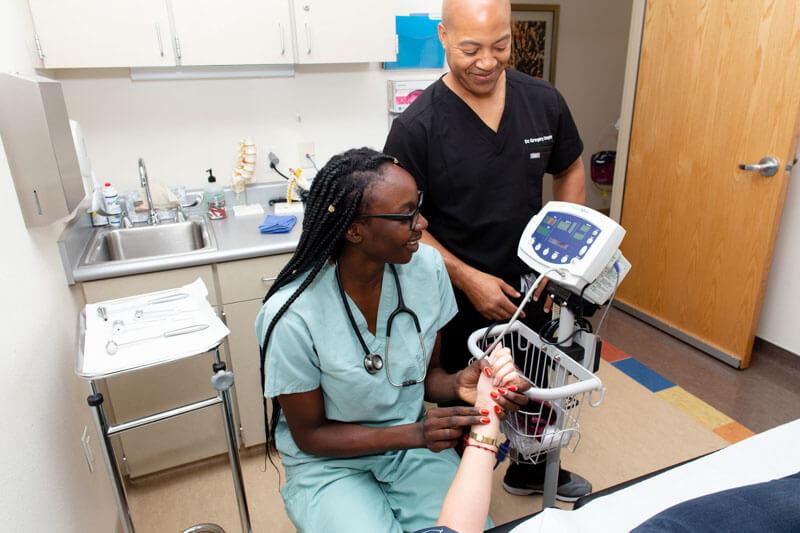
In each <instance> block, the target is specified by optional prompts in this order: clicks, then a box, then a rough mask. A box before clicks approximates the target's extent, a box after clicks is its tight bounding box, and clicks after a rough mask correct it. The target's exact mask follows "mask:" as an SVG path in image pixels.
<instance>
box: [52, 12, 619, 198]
mask: <svg viewBox="0 0 800 533" xmlns="http://www.w3.org/2000/svg"><path fill="white" fill-rule="evenodd" d="M395 3H396V4H397V6H398V9H397V12H398V13H401V12H409V11H429V10H437V9H438V7H437V6H439V5H440V2H439V1H437V0H418V1H415V2H409V1H407V0H395ZM560 4H561V22H560V29H559V44H558V58H557V68H556V74H557V80H556V85H557V86H558V88H559V89H560V90H562V92H563V93H564V95H565V96H566V98H567V101H568V103H569V105H570V107H571V109H572V111H573V114H574V115H575V120H576V122H577V124H578V127H579V129H580V130H581V134H582V136H583V138H584V142H585V145H586V155H585V156H584V157H585V163H586V165H587V172H588V154H590V153H592V152H595V151H597V150H598V149H600V148H609V147H613V146H615V145H616V141H615V138H614V137H613V130H612V129H611V128H610V127H609V125H610V124H612V123H613V122H614V121H615V120H616V118H617V116H618V115H619V107H620V102H621V100H622V78H623V72H624V67H625V51H626V46H627V35H628V24H629V20H630V6H631V0H608V1H606V2H594V1H592V0H565V1H562V2H560ZM442 72H443V71H437V70H425V71H413V72H407V71H400V72H398V71H384V70H383V69H381V68H380V66H379V65H377V64H370V65H334V66H305V67H297V70H296V75H295V77H294V78H271V79H248V80H241V79H239V80H202V81H183V80H182V81H155V82H153V81H147V82H132V81H131V80H130V79H129V77H128V72H127V70H113V71H100V70H95V71H81V72H68V71H61V72H58V73H57V77H58V78H59V79H61V80H62V81H63V84H64V94H65V97H66V99H67V107H68V110H69V113H70V116H71V118H74V119H76V120H78V121H79V122H80V123H81V126H82V128H83V131H84V135H85V137H86V142H87V145H88V148H89V151H90V156H91V159H92V164H93V166H94V168H95V170H96V171H97V174H98V176H99V177H101V178H102V179H110V180H112V181H113V182H115V184H116V185H117V188H118V189H122V190H126V189H132V188H135V187H137V178H136V161H137V159H138V157H140V156H141V157H144V159H145V161H146V162H147V169H148V173H149V174H150V175H151V176H152V177H153V178H155V179H158V180H161V181H163V182H166V183H167V184H170V185H177V184H183V185H187V186H194V187H201V186H202V185H203V184H204V183H205V182H204V178H205V169H206V168H209V167H211V168H213V169H214V173H215V174H216V175H217V177H218V178H220V179H221V180H223V182H225V183H227V181H228V180H229V178H230V173H231V170H232V168H233V162H234V161H233V159H234V156H235V152H236V143H237V142H238V141H239V140H240V139H241V138H243V137H245V136H247V135H249V136H252V137H253V138H254V140H255V142H256V144H257V146H258V149H259V161H258V171H257V179H259V180H275V179H280V178H277V176H276V175H275V174H274V173H271V171H270V170H269V169H268V167H267V165H266V153H267V152H268V151H269V150H270V149H272V150H274V151H275V152H276V153H277V154H278V156H279V157H280V158H281V163H282V165H285V166H297V165H298V164H301V163H302V161H300V159H299V156H298V151H299V150H298V143H301V142H306V141H313V142H314V143H315V145H316V151H317V154H318V157H317V160H318V163H320V164H322V163H323V162H324V161H325V160H326V159H327V158H328V157H330V156H331V155H333V154H335V153H337V152H340V151H342V150H344V149H347V148H350V147H353V146H362V145H367V146H372V147H375V148H381V147H382V146H383V142H384V140H385V137H386V133H387V131H388V122H387V112H386V107H387V90H386V82H387V80H389V79H419V78H423V79H436V78H437V77H438V76H439V75H441V73H442ZM604 134H605V135H604ZM601 137H602V138H603V139H604V140H605V143H602V145H601V144H599V143H598V140H599V139H600V138H601ZM304 166H306V165H304ZM587 194H588V201H589V205H592V206H594V207H607V206H608V201H607V200H606V199H603V198H601V197H599V195H598V194H597V193H596V191H594V189H592V187H591V185H589V184H587Z"/></svg>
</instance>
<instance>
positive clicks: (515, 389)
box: [508, 385, 517, 392]
mask: <svg viewBox="0 0 800 533" xmlns="http://www.w3.org/2000/svg"><path fill="white" fill-rule="evenodd" d="M508 390H510V391H511V392H517V386H516V385H509V386H508Z"/></svg>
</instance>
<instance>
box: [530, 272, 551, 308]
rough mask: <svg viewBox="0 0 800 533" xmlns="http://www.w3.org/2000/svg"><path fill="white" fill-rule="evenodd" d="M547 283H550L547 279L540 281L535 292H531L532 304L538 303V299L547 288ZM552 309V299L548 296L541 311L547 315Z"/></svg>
mask: <svg viewBox="0 0 800 533" xmlns="http://www.w3.org/2000/svg"><path fill="white" fill-rule="evenodd" d="M549 281H550V278H548V277H544V278H542V281H541V282H540V283H539V286H538V287H536V290H535V291H533V301H534V302H538V301H539V298H540V297H541V296H542V293H543V292H544V290H545V289H546V288H547V284H548V282H549ZM552 308H553V299H552V298H550V297H549V296H548V297H547V301H546V302H545V303H544V307H543V308H542V310H543V311H544V312H545V313H549V312H550V310H551V309H552Z"/></svg>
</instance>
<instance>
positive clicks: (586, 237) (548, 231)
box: [531, 211, 600, 264]
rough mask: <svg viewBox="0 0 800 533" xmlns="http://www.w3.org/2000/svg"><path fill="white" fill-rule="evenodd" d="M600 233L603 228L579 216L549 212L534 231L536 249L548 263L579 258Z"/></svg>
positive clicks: (534, 246) (559, 262)
mask: <svg viewBox="0 0 800 533" xmlns="http://www.w3.org/2000/svg"><path fill="white" fill-rule="evenodd" d="M598 235H600V229H599V228H598V227H597V226H595V225H594V224H592V223H591V222H588V221H587V220H584V219H582V218H580V217H577V216H574V215H570V214H567V213H559V212H555V211H551V212H548V213H547V214H546V215H545V216H544V219H542V222H541V223H540V224H539V225H538V226H537V227H536V229H535V230H534V231H533V234H532V235H531V238H532V239H533V242H532V244H531V246H532V247H533V251H534V252H535V253H536V255H538V256H539V257H541V258H542V259H544V260H545V261H547V262H548V263H555V264H563V263H567V262H569V261H571V260H574V259H580V258H582V257H583V256H584V255H586V253H587V252H588V251H589V249H590V248H591V247H592V244H593V243H594V241H595V240H597V237H598Z"/></svg>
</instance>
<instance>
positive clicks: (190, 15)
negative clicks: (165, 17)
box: [171, 0, 294, 66]
mask: <svg viewBox="0 0 800 533" xmlns="http://www.w3.org/2000/svg"><path fill="white" fill-rule="evenodd" d="M171 4H172V14H173V20H174V26H173V29H174V38H175V45H176V56H177V59H178V62H179V63H180V64H181V65H183V66H191V65H260V64H272V65H278V64H292V63H294V47H293V43H294V40H293V38H292V20H291V13H290V11H289V4H288V2H287V1H286V0H237V1H235V2H230V1H229V2H223V1H220V0H171Z"/></svg>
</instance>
